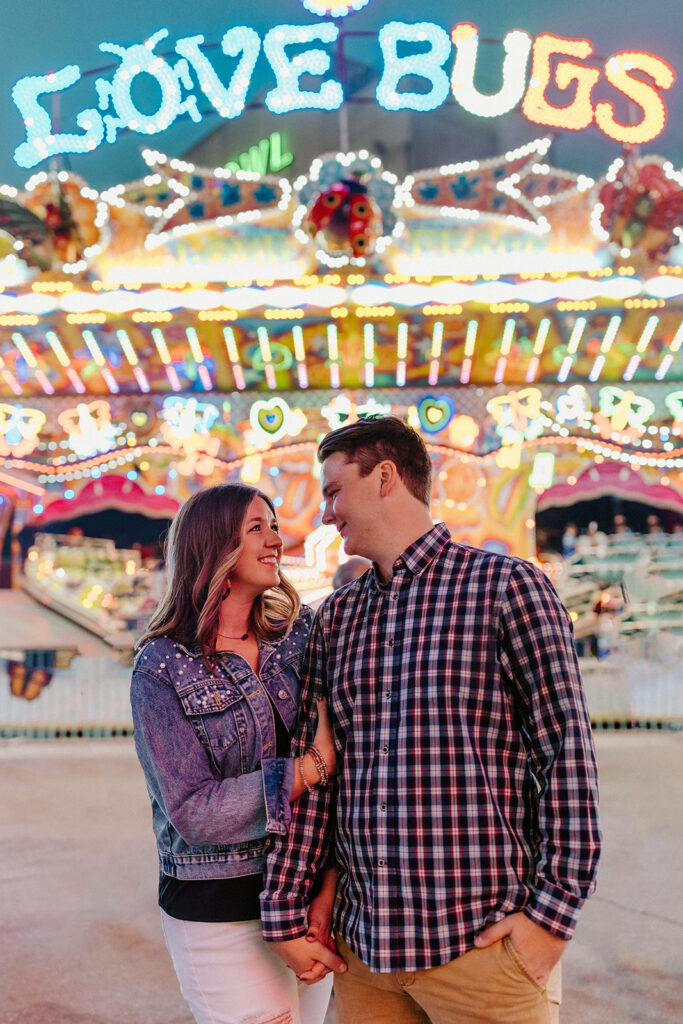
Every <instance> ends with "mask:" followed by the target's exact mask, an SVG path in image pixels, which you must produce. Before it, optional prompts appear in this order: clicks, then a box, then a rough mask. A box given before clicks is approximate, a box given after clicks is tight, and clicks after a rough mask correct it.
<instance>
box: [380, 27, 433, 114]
mask: <svg viewBox="0 0 683 1024" xmlns="http://www.w3.org/2000/svg"><path fill="white" fill-rule="evenodd" d="M399 42H409V43H413V42H419V43H424V42H427V43H429V44H430V48H429V49H428V50H420V52H419V53H411V54H409V55H407V56H405V57H399V56H398V43H399ZM379 44H380V46H381V48H382V56H383V58H384V70H383V72H382V77H381V79H380V81H379V84H378V86H377V94H376V95H377V102H378V103H379V104H380V106H382V107H384V108H385V110H434V109H435V108H436V107H440V106H441V104H442V103H443V102H444V100H445V99H446V97H447V96H448V93H449V92H450V82H449V80H448V75H447V74H446V72H445V71H444V70H443V67H442V64H444V63H445V62H446V60H447V59H448V56H449V54H450V52H451V41H450V39H449V37H448V33H447V32H445V31H444V30H443V29H442V28H439V26H438V25H434V24H432V23H431V22H429V21H421V22H418V23H417V24H415V25H406V24H405V23H404V22H402V21H390V22H389V24H388V25H383V26H382V28H381V29H380V32H379ZM406 75H417V76H418V77H419V78H426V79H427V81H428V82H431V84H432V88H431V90H430V91H429V92H427V93H420V92H401V93H399V92H398V91H397V86H398V83H399V82H400V80H401V79H402V78H403V77H404V76H406Z"/></svg>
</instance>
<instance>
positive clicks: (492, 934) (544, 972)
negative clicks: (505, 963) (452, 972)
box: [474, 913, 567, 985]
mask: <svg viewBox="0 0 683 1024" xmlns="http://www.w3.org/2000/svg"><path fill="white" fill-rule="evenodd" d="M506 935H509V936H510V941H511V942H512V945H513V946H514V947H515V950H516V951H517V952H518V953H519V955H520V957H521V958H522V960H523V961H524V966H525V967H526V969H527V971H528V972H529V974H530V975H531V976H532V978H535V979H536V981H537V982H538V983H539V984H540V985H545V983H546V982H547V980H548V977H549V975H550V972H551V970H552V969H553V967H554V966H555V964H556V963H557V962H558V960H559V959H560V957H561V956H562V954H563V952H564V950H565V948H566V945H567V943H566V941H565V939H560V938H558V936H557V935H553V934H552V933H551V932H549V931H547V930H546V929H545V928H541V927H540V925H537V924H535V923H534V922H533V921H532V920H531V918H529V917H527V916H526V914H522V913H517V914H510V915H509V916H508V917H504V918H503V919H502V920H501V921H496V923H495V924H492V925H490V926H489V927H488V928H485V929H484V931H483V932H481V933H480V934H479V935H477V937H476V939H475V940H474V944H475V946H476V947H477V949H485V948H486V947H487V946H492V945H493V944H494V942H498V941H499V940H500V939H502V938H503V937H504V936H506Z"/></svg>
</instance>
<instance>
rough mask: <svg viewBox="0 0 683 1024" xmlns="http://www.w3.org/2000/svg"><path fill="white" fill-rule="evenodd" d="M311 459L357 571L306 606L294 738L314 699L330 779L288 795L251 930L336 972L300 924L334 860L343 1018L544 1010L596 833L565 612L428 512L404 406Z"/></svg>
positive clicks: (513, 1021)
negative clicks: (325, 731) (359, 562)
mask: <svg viewBox="0 0 683 1024" xmlns="http://www.w3.org/2000/svg"><path fill="white" fill-rule="evenodd" d="M318 455H319V459H320V461H321V462H322V473H321V484H322V490H323V498H324V513H323V522H324V523H334V525H335V526H336V528H337V530H338V531H339V533H340V534H341V536H342V538H343V540H344V548H345V551H346V553H347V554H348V555H362V556H363V557H365V558H368V559H371V560H372V561H373V562H374V567H373V570H372V571H370V572H367V573H365V575H364V576H363V577H361V578H360V579H358V580H356V581H355V582H354V583H351V584H349V585H348V586H347V587H345V588H344V589H343V590H341V591H338V592H336V593H334V594H332V595H331V596H330V597H329V598H328V599H327V601H326V602H325V603H324V604H323V605H322V607H321V608H320V610H319V612H318V614H317V616H316V620H315V622H314V626H313V631H312V634H311V639H310V642H309V648H308V652H307V656H306V658H305V660H304V666H303V676H302V683H303V691H302V696H303V702H304V712H305V714H306V720H307V722H308V733H309V735H308V741H309V742H310V737H311V736H312V730H313V728H314V724H315V715H313V713H312V708H313V707H314V702H315V699H316V697H317V696H320V695H321V694H325V695H326V696H327V698H328V701H329V708H330V714H331V718H332V722H333V727H334V731H335V739H336V743H337V748H338V753H339V763H340V771H339V777H338V794H337V797H336V806H333V804H332V802H331V794H330V792H329V791H328V790H326V789H316V790H314V791H313V792H312V793H311V794H304V796H303V797H302V798H301V799H300V800H299V801H298V802H297V804H295V805H294V806H293V815H292V822H291V825H290V829H289V834H288V836H287V837H286V838H284V839H283V840H276V841H275V844H274V847H273V849H272V851H271V853H270V856H269V858H268V864H267V869H266V872H265V876H264V885H265V889H264V892H263V893H262V896H261V916H262V921H263V930H264V936H265V938H266V940H267V941H269V942H272V943H273V944H274V949H275V950H276V951H277V952H278V953H279V954H280V956H281V957H282V958H283V959H284V960H285V962H286V963H288V964H289V966H290V967H292V968H293V969H294V970H295V971H296V973H297V974H298V975H303V976H304V978H305V979H306V980H309V981H310V980H314V979H315V978H316V977H319V976H321V975H322V973H324V972H326V971H327V969H328V968H331V969H334V970H341V969H343V968H341V966H340V964H339V960H338V958H337V956H336V955H335V954H334V953H333V952H332V951H331V949H328V948H327V946H326V945H325V941H324V940H325V938H326V936H325V934H324V928H323V929H320V928H319V929H318V938H317V939H314V940H313V941H309V939H307V938H306V931H307V924H306V920H307V918H306V903H307V902H308V901H309V898H310V892H311V889H312V886H313V884H314V880H315V877H316V875H318V874H319V872H320V870H321V868H322V867H324V866H325V865H326V864H327V862H328V860H329V859H330V857H331V856H334V859H335V860H336V861H337V863H338V865H339V868H340V871H341V874H340V878H339V885H338V890H337V901H336V908H335V911H336V926H337V948H338V951H339V953H340V954H341V956H342V957H343V958H344V960H345V961H346V965H347V969H346V971H345V972H344V973H339V974H338V975H337V977H336V979H335V982H336V985H335V992H336V997H335V998H336V1006H337V1012H338V1015H339V1020H340V1024H417V1022H420V1024H429V1022H431V1024H471V1022H479V1024H541V1022H543V1024H548V1021H549V1020H550V1019H551V1017H550V1015H551V1013H552V1012H553V1011H552V1008H551V1006H550V1002H551V1000H552V992H551V991H550V989H549V987H547V983H548V981H549V979H551V974H552V975H554V974H555V970H554V969H555V968H556V965H557V964H558V962H559V959H560V956H561V955H562V952H563V950H564V948H565V945H566V942H567V940H569V938H570V937H571V935H572V932H573V930H574V927H575V924H576V919H577V916H578V913H579V910H580V908H581V906H582V904H583V902H584V900H585V899H586V897H587V896H588V895H589V894H590V893H591V892H592V890H593V888H594V875H595V869H596V863H597V857H598V850H599V839H600V837H599V831H598V824H597V779H596V770H595V758H594V751H593V747H592V741H591V730H590V721H589V718H588V715H587V712H586V708H585V704H584V697H583V693H582V687H581V681H580V677H579V672H578V664H577V660H576V654H575V649H574V643H573V636H572V628H571V622H570V619H569V616H568V614H567V612H566V610H565V609H564V607H563V606H562V605H561V603H560V601H559V599H558V597H557V595H556V593H555V591H554V590H553V588H552V586H551V585H550V583H549V582H548V581H547V579H546V577H545V576H544V575H543V573H541V572H540V571H539V570H537V569H536V568H535V567H534V566H532V565H531V564H529V563H528V562H525V561H523V560H521V559H517V558H510V557H505V556H501V555H496V554H491V553H489V552H487V551H480V550H477V549H474V548H470V547H466V546H463V545H459V544H455V543H453V542H452V541H451V539H450V536H449V534H448V531H447V529H446V527H445V526H444V525H443V524H442V523H441V524H436V525H434V524H433V522H432V520H431V518H430V515H429V500H430V490H431V464H430V460H429V456H428V454H427V451H426V448H425V446H424V444H423V442H422V440H421V439H420V437H419V435H418V434H416V433H415V431H413V430H412V429H411V428H410V427H408V426H406V424H404V423H403V422H402V421H401V420H399V419H397V418H395V417H383V418H375V419H370V418H368V419H364V420H359V421H357V422H355V423H352V424H350V425H346V426H343V427H341V428H339V429H338V430H335V431H333V432H332V433H330V434H328V435H327V436H326V437H325V438H323V440H322V442H321V444H320V447H319V450H318ZM303 745H304V746H305V743H304V744H303ZM331 847H333V853H331V852H330V851H331ZM314 961H317V963H314Z"/></svg>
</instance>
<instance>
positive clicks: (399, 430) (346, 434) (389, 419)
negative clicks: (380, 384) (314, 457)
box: [318, 416, 432, 508]
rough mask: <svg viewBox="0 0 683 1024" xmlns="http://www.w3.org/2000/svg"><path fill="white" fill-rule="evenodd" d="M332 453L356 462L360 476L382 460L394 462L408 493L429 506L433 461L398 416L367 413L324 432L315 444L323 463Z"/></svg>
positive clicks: (416, 434)
mask: <svg viewBox="0 0 683 1024" xmlns="http://www.w3.org/2000/svg"><path fill="white" fill-rule="evenodd" d="M334 452H344V454H345V455H346V457H347V460H348V461H349V462H355V463H356V464H357V466H358V468H359V471H360V475H361V476H368V475H369V474H370V473H372V471H373V469H374V468H375V466H377V465H378V464H379V463H380V462H382V461H383V460H384V459H388V460H389V461H390V462H393V463H394V465H395V466H396V469H397V470H398V474H399V476H400V477H401V480H402V481H403V483H404V484H405V485H406V487H407V488H408V490H409V491H410V493H411V494H412V495H413V496H414V497H415V498H417V499H418V500H419V501H421V502H423V504H425V505H426V506H427V508H429V502H430V500H431V496H432V463H431V459H430V458H429V453H428V452H427V449H426V447H425V443H424V441H423V440H422V438H421V437H420V435H419V434H418V433H417V432H416V431H415V430H413V428H412V427H409V426H408V424H407V423H404V422H403V420H401V419H399V418H398V416H366V417H364V418H363V419H360V420H356V421H355V423H347V424H345V425H344V426H343V427H338V428H337V430H332V431H331V432H330V433H329V434H326V435H325V437H324V438H323V439H322V441H321V442H320V444H319V446H318V459H319V460H320V462H324V461H325V459H327V458H329V456H330V455H332V454H334Z"/></svg>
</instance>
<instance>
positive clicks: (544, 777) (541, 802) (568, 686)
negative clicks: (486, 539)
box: [500, 563, 600, 939]
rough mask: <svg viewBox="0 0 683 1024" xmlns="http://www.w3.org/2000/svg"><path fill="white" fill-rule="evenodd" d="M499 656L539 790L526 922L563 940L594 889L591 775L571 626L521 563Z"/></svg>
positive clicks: (596, 836)
mask: <svg viewBox="0 0 683 1024" xmlns="http://www.w3.org/2000/svg"><path fill="white" fill-rule="evenodd" d="M500 652H501V653H500V657H501V663H502V667H503V671H504V673H505V674H506V676H507V677H508V680H509V682H510V685H511V688H512V692H513V695H514V698H515V701H516V704H517V707H518V711H519V715H520V722H521V727H522V732H523V734H524V736H525V741H526V744H527V751H528V756H529V763H530V768H531V771H532V773H533V775H534V777H535V779H536V785H537V787H538V811H537V822H536V825H537V832H538V851H537V859H536V878H535V884H533V888H532V894H531V898H530V900H529V903H528V905H527V906H526V907H525V908H524V913H525V914H526V915H527V916H528V917H529V918H531V920H532V921H534V922H535V923H536V924H538V925H540V926H541V927H543V928H546V929H547V930H548V931H550V932H552V933H553V934H555V935H558V936H559V937H560V938H563V939H569V938H571V936H572V933H573V931H574V928H575V926H576V921H577V918H578V914H579V911H580V909H581V907H582V905H583V903H584V901H585V900H586V899H587V898H588V896H590V894H591V893H592V892H593V890H594V889H595V873H596V868H597V863H598V857H599V851H600V830H599V825H598V780H597V768H596V762H595V751H594V749H593V740H592V735H591V724H590V718H589V715H588V710H587V708H586V702H585V697H584V692H583V685H582V682H581V677H580V674H579V665H578V660H577V657H576V649H575V646H574V636H573V627H572V623H571V619H570V618H569V615H568V613H567V610H566V608H565V607H564V605H563V604H562V603H561V601H560V599H559V597H558V596H557V594H556V592H555V589H554V588H553V586H552V584H551V583H550V582H549V581H548V580H547V579H546V577H545V576H544V575H543V573H542V572H540V570H537V569H535V568H534V567H533V566H531V565H528V564H526V563H520V564H519V565H518V566H517V567H516V568H515V569H513V571H512V574H511V577H510V580H509V583H508V587H507V592H506V594H505V597H504V600H503V604H502V615H501V643H500Z"/></svg>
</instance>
